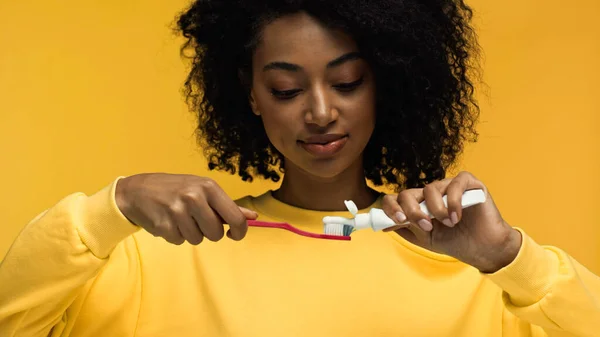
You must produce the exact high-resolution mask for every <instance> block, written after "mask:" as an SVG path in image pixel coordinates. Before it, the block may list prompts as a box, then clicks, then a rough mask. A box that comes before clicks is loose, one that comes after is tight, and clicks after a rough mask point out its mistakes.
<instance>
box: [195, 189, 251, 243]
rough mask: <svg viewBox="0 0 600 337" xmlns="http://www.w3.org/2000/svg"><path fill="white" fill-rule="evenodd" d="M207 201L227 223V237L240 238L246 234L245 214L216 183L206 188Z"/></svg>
mask: <svg viewBox="0 0 600 337" xmlns="http://www.w3.org/2000/svg"><path fill="white" fill-rule="evenodd" d="M207 201H208V204H209V205H210V207H211V208H212V209H213V210H215V212H216V213H217V214H218V215H219V216H220V217H221V218H222V219H223V221H224V222H225V223H227V224H228V225H229V231H228V235H227V237H229V238H231V239H233V240H241V239H243V238H244V237H245V236H246V233H247V232H248V223H247V222H246V220H247V219H246V216H245V215H244V213H243V211H242V210H240V208H239V206H238V205H237V204H236V203H235V202H234V201H233V200H231V198H229V196H228V195H227V194H226V193H225V191H223V190H222V189H221V188H220V187H219V186H218V185H216V184H215V185H214V186H211V188H209V189H208V190H207ZM205 234H206V233H205Z"/></svg>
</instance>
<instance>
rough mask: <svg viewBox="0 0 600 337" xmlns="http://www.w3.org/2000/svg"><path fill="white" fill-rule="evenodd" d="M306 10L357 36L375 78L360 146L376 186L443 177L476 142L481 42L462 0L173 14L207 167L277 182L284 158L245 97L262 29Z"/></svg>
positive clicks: (322, 0) (229, 0)
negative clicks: (371, 117)
mask: <svg viewBox="0 0 600 337" xmlns="http://www.w3.org/2000/svg"><path fill="white" fill-rule="evenodd" d="M300 11H303V12H305V13H307V14H309V15H311V16H312V17H314V18H316V19H317V20H319V21H320V22H322V23H323V24H325V25H327V26H328V27H331V28H334V29H341V30H343V31H344V32H346V33H347V34H349V35H350V36H352V37H353V38H354V40H355V42H356V43H357V45H358V48H359V50H360V52H361V55H362V56H363V57H364V58H365V59H366V61H367V62H368V63H369V65H370V66H371V68H372V69H373V72H374V75H375V81H376V88H377V89H376V91H377V92H376V114H377V115H376V116H377V117H376V125H375V131H374V132H373V135H372V137H371V139H370V140H369V143H368V145H367V147H366V149H365V152H364V156H363V157H364V170H365V176H366V178H367V179H369V180H370V181H371V182H372V183H373V184H375V185H376V186H380V185H383V184H390V185H393V186H395V187H396V188H397V189H402V188H414V187H422V186H424V185H426V184H428V183H430V182H432V181H434V180H439V179H443V178H444V177H445V175H446V171H447V170H448V169H449V168H450V167H451V166H452V165H453V164H454V163H455V161H456V159H457V157H458V156H459V154H460V153H461V152H462V150H463V147H464V143H465V142H466V141H476V139H477V131H476V130H475V124H476V121H477V119H478V117H479V107H478V104H477V101H476V99H475V97H474V84H475V79H477V77H478V76H477V75H478V73H479V72H478V70H479V67H478V57H477V56H478V53H479V46H478V44H477V40H476V34H475V31H474V29H473V27H472V26H471V20H472V16H473V12H472V10H471V8H470V7H469V6H467V5H466V4H465V3H464V2H463V1H462V0H395V1H393V0H369V1H362V0H349V1H348V0H347V1H339V0H197V1H195V2H193V3H192V5H191V6H190V7H189V8H188V9H187V10H186V11H185V12H183V13H182V14H181V15H180V16H178V19H177V30H178V32H179V33H182V34H183V36H184V37H185V38H186V43H185V44H184V45H183V47H182V53H183V54H184V55H185V54H186V52H187V51H189V50H191V51H192V52H193V53H192V55H188V57H190V58H191V71H190V73H189V75H188V77H187V80H186V82H185V86H184V93H185V95H186V97H187V102H188V104H189V106H190V108H191V109H192V110H193V111H194V112H195V113H196V114H197V117H198V127H197V135H198V141H199V143H200V145H201V146H202V147H203V149H204V150H205V154H206V156H207V159H208V163H209V168H210V169H211V170H213V169H218V170H224V171H228V172H230V173H231V174H235V173H236V172H237V173H238V174H239V176H241V178H242V179H243V180H245V181H248V180H250V181H251V180H252V179H253V177H256V176H261V177H263V178H265V179H271V180H273V181H278V180H279V178H280V174H279V173H283V172H284V166H283V165H284V158H283V156H282V154H281V153H279V152H278V151H277V150H276V149H275V148H274V146H273V145H272V144H271V143H270V141H269V139H268V138H267V135H266V132H265V131H264V127H263V125H262V122H261V120H260V119H259V118H256V116H254V115H253V114H252V113H251V107H250V103H249V99H248V95H249V85H248V83H251V82H250V81H251V76H252V71H251V59H252V55H253V51H254V48H255V47H256V45H257V43H258V42H259V41H260V37H261V29H262V28H263V27H264V26H265V25H266V24H268V23H269V22H272V21H273V20H275V19H277V18H279V17H281V16H283V15H287V14H292V13H297V12H300Z"/></svg>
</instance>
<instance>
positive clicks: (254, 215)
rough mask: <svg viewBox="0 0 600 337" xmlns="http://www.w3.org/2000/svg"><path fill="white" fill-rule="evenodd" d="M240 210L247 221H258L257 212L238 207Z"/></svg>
mask: <svg viewBox="0 0 600 337" xmlns="http://www.w3.org/2000/svg"><path fill="white" fill-rule="evenodd" d="M238 208H239V209H240V211H241V212H242V214H244V216H245V217H246V219H248V220H256V219H257V218H258V213H256V212H255V211H253V210H251V209H247V208H245V207H242V206H238Z"/></svg>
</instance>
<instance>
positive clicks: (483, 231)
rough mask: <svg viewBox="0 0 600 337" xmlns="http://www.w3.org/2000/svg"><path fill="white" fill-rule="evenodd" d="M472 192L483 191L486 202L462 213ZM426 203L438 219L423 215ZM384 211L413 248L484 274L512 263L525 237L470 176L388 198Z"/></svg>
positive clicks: (463, 175) (436, 183)
mask: <svg viewBox="0 0 600 337" xmlns="http://www.w3.org/2000/svg"><path fill="white" fill-rule="evenodd" d="M471 189H483V190H484V191H485V193H486V201H485V202H484V203H483V204H480V205H476V206H473V207H470V208H466V209H462V208H461V197H462V195H463V193H464V192H465V191H467V190H471ZM443 195H447V202H448V207H446V206H445V205H444V203H443V200H442V196H443ZM422 201H425V203H426V205H427V208H428V210H429V212H430V213H431V214H432V215H433V216H434V218H435V219H432V218H431V217H429V216H427V214H425V213H423V212H422V210H421V208H420V206H419V203H420V202H422ZM382 208H383V210H384V211H385V213H386V214H387V215H388V216H389V217H390V218H392V219H395V220H396V221H397V223H399V225H398V226H396V227H393V228H392V229H391V230H396V232H397V233H398V234H399V235H401V236H403V237H404V238H406V239H407V240H409V241H411V242H413V243H414V244H417V245H419V246H421V247H423V248H425V249H428V250H431V251H433V252H436V253H441V254H445V255H449V256H452V257H454V258H456V259H458V260H460V261H463V262H465V263H467V264H469V265H471V266H473V267H475V268H477V269H479V270H480V271H482V272H487V273H492V272H495V271H498V270H499V269H501V268H503V267H505V266H506V265H508V264H510V263H511V262H512V261H513V260H514V258H515V257H516V256H517V253H518V252H519V249H520V247H521V234H520V233H519V232H518V231H517V230H515V229H513V228H512V227H511V226H509V225H508V224H507V223H506V222H505V221H504V219H503V218H502V216H501V215H500V212H499V210H498V208H497V207H496V205H495V204H494V201H493V200H492V198H491V196H490V195H489V193H488V191H487V189H486V187H485V185H484V184H483V183H482V182H481V181H479V180H478V179H477V178H475V177H474V176H473V175H472V174H470V173H468V172H462V173H460V174H458V175H457V176H456V177H454V178H449V179H444V180H440V181H435V182H433V183H431V184H429V185H427V186H425V188H415V189H407V190H404V191H402V192H401V193H399V194H398V195H387V196H385V197H384V200H383V207H382ZM406 222H408V224H404V223H406Z"/></svg>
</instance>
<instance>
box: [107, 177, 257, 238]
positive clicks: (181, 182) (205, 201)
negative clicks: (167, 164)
mask: <svg viewBox="0 0 600 337" xmlns="http://www.w3.org/2000/svg"><path fill="white" fill-rule="evenodd" d="M115 200H116V202H117V206H118V207H119V209H120V210H121V212H122V213H123V215H125V217H127V218H128V219H129V221H131V222H132V223H134V224H136V225H138V226H140V227H142V228H143V229H145V230H146V231H147V232H149V233H150V234H152V235H154V236H157V237H162V238H163V239H165V240H166V241H168V242H170V243H173V244H176V245H180V244H182V243H184V242H185V241H187V242H189V243H190V244H193V245H197V244H200V243H201V242H202V241H203V240H204V238H206V239H208V240H210V241H219V240H220V239H222V238H223V236H225V226H224V223H227V224H229V231H228V232H227V237H229V238H230V239H233V240H241V239H243V238H244V236H245V235H246V233H247V231H248V223H247V220H253V219H256V218H257V216H258V215H257V214H256V212H254V211H251V210H248V209H245V208H243V207H239V206H237V205H236V203H235V202H234V201H233V200H231V199H230V198H229V196H227V194H226V193H225V192H224V191H223V190H222V189H221V187H219V185H218V184H217V183H216V182H215V181H213V180H211V179H209V178H205V177H198V176H194V175H183V174H164V173H147V174H137V175H133V176H130V177H127V178H123V179H121V180H119V182H118V183H117V188H116V192H115Z"/></svg>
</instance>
